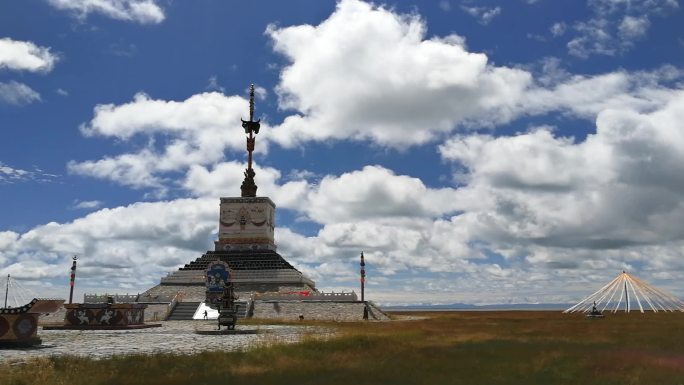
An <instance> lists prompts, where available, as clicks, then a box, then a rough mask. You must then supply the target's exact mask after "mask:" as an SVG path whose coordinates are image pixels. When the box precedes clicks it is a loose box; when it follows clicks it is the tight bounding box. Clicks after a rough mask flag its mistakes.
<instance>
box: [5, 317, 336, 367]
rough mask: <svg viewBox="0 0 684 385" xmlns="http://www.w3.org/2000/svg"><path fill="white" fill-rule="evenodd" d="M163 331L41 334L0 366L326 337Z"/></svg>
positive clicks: (208, 324) (298, 330)
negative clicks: (58, 358) (59, 358)
mask: <svg viewBox="0 0 684 385" xmlns="http://www.w3.org/2000/svg"><path fill="white" fill-rule="evenodd" d="M161 323H162V327H158V328H150V329H138V330H93V331H76V330H42V329H39V331H38V335H39V336H40V338H42V339H43V344H42V346H40V347H36V348H30V349H14V350H0V362H8V361H23V360H26V359H29V358H34V357H47V356H51V355H78V356H87V357H91V358H96V359H97V358H104V357H109V356H113V355H120V354H150V353H176V354H192V353H198V352H201V351H208V350H225V351H229V350H238V349H244V348H248V347H253V346H255V345H258V344H268V343H273V342H296V341H298V340H299V339H300V338H301V337H302V336H303V335H304V334H305V333H312V332H313V333H317V334H318V333H323V334H325V333H327V332H328V331H326V330H324V329H321V328H318V327H310V326H290V325H237V327H236V328H237V329H258V330H259V333H258V334H243V335H225V336H211V335H198V334H196V333H195V330H214V329H215V327H216V321H166V322H161Z"/></svg>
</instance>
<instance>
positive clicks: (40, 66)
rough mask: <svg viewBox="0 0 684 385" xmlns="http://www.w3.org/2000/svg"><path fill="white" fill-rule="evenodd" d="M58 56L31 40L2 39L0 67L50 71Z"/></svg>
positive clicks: (0, 41)
mask: <svg viewBox="0 0 684 385" xmlns="http://www.w3.org/2000/svg"><path fill="white" fill-rule="evenodd" d="M57 60H58V56H57V55H55V54H53V53H52V52H50V48H46V47H40V46H37V45H36V44H34V43H32V42H30V41H20V40H12V39H10V38H2V39H0V69H10V70H14V71H29V72H50V71H51V70H52V68H53V67H54V65H55V63H56V62H57Z"/></svg>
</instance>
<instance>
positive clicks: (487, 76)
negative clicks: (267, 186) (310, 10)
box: [267, 0, 532, 147]
mask: <svg viewBox="0 0 684 385" xmlns="http://www.w3.org/2000/svg"><path fill="white" fill-rule="evenodd" d="M425 29H426V27H425V23H424V22H423V21H422V20H421V19H419V18H418V17H417V16H415V15H399V14H396V13H393V12H392V11H390V10H388V9H385V8H382V7H376V6H373V5H370V4H367V3H363V2H360V1H356V0H345V1H342V2H340V3H339V4H338V6H337V10H336V11H335V12H334V13H333V14H332V15H331V16H330V17H329V18H328V19H327V20H325V21H323V22H322V23H321V24H319V25H317V26H311V25H300V26H293V27H285V28H278V27H275V26H271V27H269V28H268V30H267V33H268V35H269V36H270V37H271V38H272V39H273V42H274V47H275V50H276V51H278V52H280V53H281V54H283V55H284V56H286V57H287V58H288V59H289V60H290V62H291V64H290V65H288V66H287V67H285V68H284V69H283V70H282V72H281V75H280V83H279V85H278V88H277V92H278V95H279V98H280V106H281V107H282V108H287V109H295V110H297V111H299V112H301V113H302V114H303V115H294V116H290V117H288V118H287V119H285V121H284V122H283V123H282V124H281V125H279V126H278V127H276V128H275V129H274V133H273V135H272V136H273V137H274V140H275V141H277V142H278V143H280V144H282V145H284V146H293V145H296V144H298V143H299V142H301V141H305V140H318V141H323V140H327V139H340V138H353V139H356V140H372V141H374V142H377V143H381V144H383V145H390V146H397V147H401V146H407V145H412V144H421V143H425V142H427V141H430V140H433V139H434V138H435V137H437V136H438V135H440V134H441V133H444V132H449V131H451V130H452V129H453V128H454V126H456V125H457V124H459V123H462V122H464V121H465V120H468V119H474V120H477V119H480V120H485V121H487V122H490V123H491V122H502V121H506V120H507V119H510V117H511V114H512V111H511V109H512V108H513V106H514V105H515V103H516V100H517V99H518V98H519V97H520V95H521V94H522V92H523V91H524V90H525V88H526V87H528V86H529V85H530V83H531V81H532V78H531V76H530V74H529V73H527V72H525V71H521V70H517V69H513V68H507V67H496V66H492V65H489V64H488V63H487V56H486V55H484V54H478V53H470V52H468V51H467V50H466V48H465V47H464V41H463V38H461V37H459V36H456V35H451V36H447V37H442V38H437V37H434V38H431V39H426V38H425ZM330 47H335V49H330Z"/></svg>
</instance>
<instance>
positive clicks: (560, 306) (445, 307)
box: [381, 303, 572, 311]
mask: <svg viewBox="0 0 684 385" xmlns="http://www.w3.org/2000/svg"><path fill="white" fill-rule="evenodd" d="M571 306H572V304H567V303H506V304H492V305H471V304H467V303H450V304H439V305H434V304H416V305H401V306H397V305H393V306H381V308H382V310H386V311H449V310H465V311H477V310H561V311H562V310H565V309H567V308H569V307H571Z"/></svg>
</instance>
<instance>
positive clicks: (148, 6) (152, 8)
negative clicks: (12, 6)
mask: <svg viewBox="0 0 684 385" xmlns="http://www.w3.org/2000/svg"><path fill="white" fill-rule="evenodd" d="M48 3H49V4H50V5H52V6H53V7H55V8H57V9H61V10H65V11H69V12H72V13H73V14H74V15H76V16H77V17H79V18H82V19H84V18H86V17H87V16H88V15H89V14H91V13H98V14H102V15H104V16H107V17H110V18H112V19H116V20H124V21H133V22H137V23H140V24H158V23H161V22H162V21H164V18H165V16H164V10H163V9H162V7H160V6H159V4H158V1H157V0H48Z"/></svg>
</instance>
